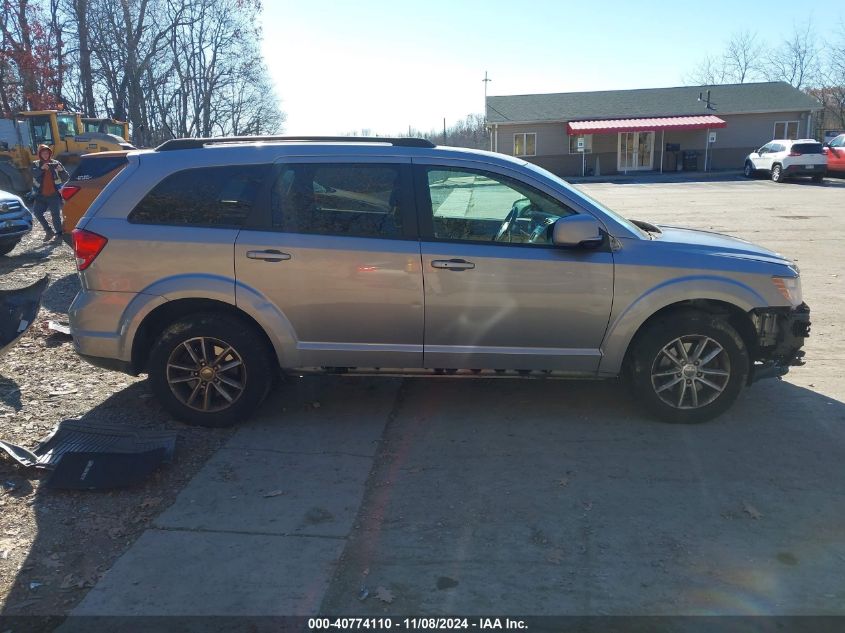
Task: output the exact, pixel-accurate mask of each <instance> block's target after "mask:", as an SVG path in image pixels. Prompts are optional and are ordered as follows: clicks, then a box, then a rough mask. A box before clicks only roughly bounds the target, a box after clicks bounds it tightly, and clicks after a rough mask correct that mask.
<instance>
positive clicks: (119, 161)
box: [70, 156, 127, 182]
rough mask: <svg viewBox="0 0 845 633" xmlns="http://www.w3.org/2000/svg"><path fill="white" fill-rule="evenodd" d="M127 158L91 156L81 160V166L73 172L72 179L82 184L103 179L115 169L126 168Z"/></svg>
mask: <svg viewBox="0 0 845 633" xmlns="http://www.w3.org/2000/svg"><path fill="white" fill-rule="evenodd" d="M126 163H127V161H126V156H103V157H100V156H97V157H94V156H91V157H89V158H85V157H83V158H81V159H80V161H79V164H78V165H77V166H76V168H75V169H74V170H73V171H72V172H71V174H70V179H71V180H76V181H80V182H84V181H86V180H94V179H95V178H101V177H102V176H105V175H106V174H108V173H109V172H112V171H114V170H115V169H118V168H120V169H123V168H124V167H125V166H126Z"/></svg>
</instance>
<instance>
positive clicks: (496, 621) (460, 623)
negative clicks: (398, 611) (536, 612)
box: [308, 617, 528, 631]
mask: <svg viewBox="0 0 845 633" xmlns="http://www.w3.org/2000/svg"><path fill="white" fill-rule="evenodd" d="M527 628H528V626H527V624H526V623H525V621H524V620H519V619H512V618H479V617H476V618H390V617H378V618H309V619H308V629H309V630H311V631H317V630H329V629H339V630H347V631H360V630H391V629H397V630H402V629H405V630H410V631H414V630H435V631H440V630H446V629H464V630H471V629H477V630H482V631H484V630H491V631H496V630H500V631H505V630H510V631H519V630H527Z"/></svg>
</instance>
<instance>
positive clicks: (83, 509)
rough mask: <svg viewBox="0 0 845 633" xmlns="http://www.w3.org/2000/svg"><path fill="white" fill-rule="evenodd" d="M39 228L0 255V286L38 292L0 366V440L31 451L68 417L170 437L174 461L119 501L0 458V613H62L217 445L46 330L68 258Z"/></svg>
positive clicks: (134, 383)
mask: <svg viewBox="0 0 845 633" xmlns="http://www.w3.org/2000/svg"><path fill="white" fill-rule="evenodd" d="M42 235H43V234H42V233H41V230H40V229H39V228H37V226H36V228H35V229H34V230H33V232H32V233H31V234H30V235H29V236H27V238H26V239H25V240H24V241H23V242H22V243H21V244H19V245H18V247H17V248H16V249H15V250H14V251H13V252H12V253H11V254H10V255H8V256H6V257H0V287H2V288H17V287H22V286H25V285H28V284H30V283H32V282H33V281H35V280H37V279H39V278H40V277H41V276H42V275H44V274H45V273H47V274H49V275H50V278H51V281H50V286H49V288H48V290H47V292H46V293H45V295H44V298H43V304H42V309H41V312H40V313H39V315H38V319H37V320H36V322H35V323H34V325H33V326H32V328H30V330H29V331H28V332H27V333H26V335H25V336H24V337H23V339H22V340H21V341H20V342H19V343H18V344H17V345H16V346H15V347H14V348H12V349H11V350H10V352H9V353H7V354H6V355H5V356H4V357H2V358H0V439H3V440H7V441H10V442H12V443H15V444H19V445H21V446H24V447H27V448H33V447H34V446H35V445H36V444H37V443H38V441H39V440H40V439H41V438H43V437H44V436H46V435H48V434H49V433H50V432H51V431H52V430H53V428H54V427H55V426H56V424H58V423H59V422H61V421H62V420H66V419H69V418H82V419H84V420H90V421H108V422H112V423H115V422H119V423H121V424H126V425H127V426H132V427H141V428H145V427H148V428H155V429H162V428H171V429H176V430H177V431H178V440H177V448H176V457H175V459H174V462H173V463H172V464H170V465H166V466H164V467H163V468H162V469H160V470H159V471H158V472H157V473H156V474H155V475H154V476H153V477H152V478H151V479H150V480H149V481H148V482H147V483H146V484H145V485H143V486H141V487H139V488H137V489H131V490H123V491H119V492H67V491H53V490H47V489H46V488H45V487H42V483H43V481H44V480H45V476H44V473H43V472H41V471H35V470H30V469H24V468H21V467H20V466H18V464H17V463H16V462H14V461H13V460H11V459H10V458H8V457H7V456H6V455H5V453H2V456H1V457H0V613H2V614H3V615H8V616H15V615H27V614H53V615H62V614H66V613H67V612H68V611H69V610H70V609H72V608H73V607H74V605H76V603H77V602H78V601H79V600H80V599H81V598H82V597H83V595H84V594H85V592H86V591H87V590H88V588H90V587H91V586H93V584H94V583H95V582H96V581H97V580H98V578H99V577H100V576H101V575H102V573H103V572H104V571H106V570H107V569H108V568H109V567H110V566H111V564H112V562H113V561H114V560H115V559H116V558H117V557H118V556H120V554H122V553H123V552H124V550H125V549H126V548H127V547H128V546H129V545H130V544H131V543H132V542H133V541H134V540H135V538H136V537H137V536H138V534H140V533H141V532H142V531H143V530H144V529H145V528H146V527H147V525H148V524H149V522H150V520H151V519H152V518H153V517H154V516H155V515H156V514H158V512H160V511H161V509H163V508H165V507H167V506H168V505H170V504H171V503H172V500H173V498H175V496H176V493H177V492H178V491H179V490H180V489H181V488H182V487H183V486H184V484H185V483H186V482H187V481H188V480H189V479H190V478H191V477H192V476H193V474H194V473H195V472H196V471H197V470H198V469H199V467H200V466H201V465H202V464H203V463H204V462H205V460H206V459H207V457H208V456H209V455H210V454H211V453H213V452H214V451H215V450H216V449H217V448H218V447H219V446H220V445H221V443H222V442H223V441H224V440H225V439H226V438H227V437H228V436H229V434H230V433H229V432H228V431H225V430H211V431H209V430H207V429H203V430H197V429H194V428H191V427H187V426H184V425H181V424H178V423H175V422H173V421H171V420H170V419H169V418H168V416H166V415H165V414H164V413H163V412H162V411H161V410H160V409H159V407H158V405H157V404H156V402H155V399H153V398H152V397H151V394H150V393H149V392H148V390H147V388H146V385H145V382H144V380H142V379H138V378H132V377H131V376H125V375H123V374H119V373H115V372H108V371H104V370H100V369H97V368H95V367H92V366H91V365H89V364H87V363H86V362H84V361H82V360H81V359H80V358H79V357H77V355H76V354H75V353H74V351H73V346H72V343H71V341H70V338H69V337H66V336H63V335H61V334H57V333H54V332H52V331H51V330H48V329H47V327H46V326H47V322H48V321H50V320H56V321H66V320H67V309H68V306H69V305H70V303H71V301H72V300H73V297H74V295H75V294H76V292H77V290H78V287H79V282H78V278H77V275H76V271H75V266H74V260H73V254H72V252H71V250H70V249H69V248H68V247H67V246H65V245H63V244H60V243H58V242H54V243H50V244H47V245H45V244H43V243H42V241H41V238H42Z"/></svg>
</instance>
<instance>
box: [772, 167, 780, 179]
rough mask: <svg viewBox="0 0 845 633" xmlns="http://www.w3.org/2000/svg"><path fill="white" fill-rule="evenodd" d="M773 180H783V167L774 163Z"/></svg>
mask: <svg viewBox="0 0 845 633" xmlns="http://www.w3.org/2000/svg"><path fill="white" fill-rule="evenodd" d="M772 182H783V167H781V166H780V165H772Z"/></svg>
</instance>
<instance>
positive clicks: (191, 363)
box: [148, 313, 277, 427]
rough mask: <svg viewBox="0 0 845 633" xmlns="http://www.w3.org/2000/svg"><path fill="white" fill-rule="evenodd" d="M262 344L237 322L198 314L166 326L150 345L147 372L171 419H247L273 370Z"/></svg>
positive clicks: (203, 422)
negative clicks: (151, 347)
mask: <svg viewBox="0 0 845 633" xmlns="http://www.w3.org/2000/svg"><path fill="white" fill-rule="evenodd" d="M270 352H271V350H270V349H268V343H267V342H266V340H265V339H264V338H263V337H262V336H260V334H259V333H258V332H257V331H256V330H255V328H254V326H253V325H252V324H250V323H247V322H246V321H244V320H243V319H240V318H238V317H236V316H231V315H228V314H214V313H200V314H194V315H190V316H186V317H183V318H181V319H179V320H178V321H176V322H175V323H173V324H171V325H170V327H168V328H167V329H166V330H165V331H164V332H163V333H162V334H161V336H159V338H158V340H157V341H156V342H155V344H154V345H153V349H152V351H151V353H150V361H149V365H148V373H149V376H150V384H151V386H152V390H153V392H154V393H155V394H156V396H157V398H158V400H159V402H161V404H162V406H163V407H164V408H165V409H167V410H168V411H169V412H170V413H171V414H172V415H173V416H174V417H175V418H177V419H179V420H182V421H184V422H187V423H189V424H196V425H199V426H209V427H223V426H230V425H232V424H235V423H236V422H240V421H242V420H245V419H247V418H248V417H249V416H250V415H251V414H252V413H253V412H254V411H255V410H256V409H257V408H258V406H259V405H260V404H261V401H262V400H263V399H264V397H265V396H266V395H267V393H268V391H269V390H270V386H271V385H272V381H273V376H274V375H275V374H276V372H277V368H276V366H275V362H274V361H273V359H272V355H271V353H270Z"/></svg>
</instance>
